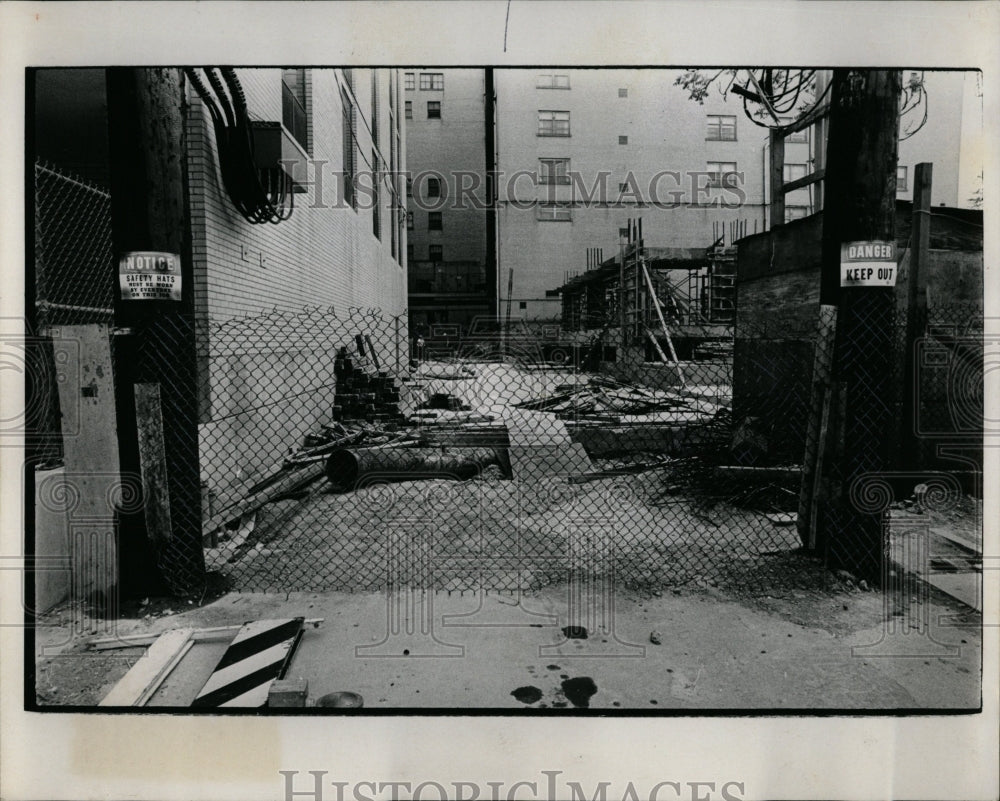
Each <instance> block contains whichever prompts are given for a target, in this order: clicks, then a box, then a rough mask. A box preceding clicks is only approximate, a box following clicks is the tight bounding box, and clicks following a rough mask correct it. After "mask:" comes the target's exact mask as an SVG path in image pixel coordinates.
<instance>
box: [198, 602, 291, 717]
mask: <svg viewBox="0 0 1000 801" xmlns="http://www.w3.org/2000/svg"><path fill="white" fill-rule="evenodd" d="M304 622H305V620H304V618H301V617H297V618H294V619H291V620H287V619H286V620H254V621H252V622H250V623H247V624H245V625H244V626H243V627H242V628H241V629H240V630H239V631H238V632H237V634H236V637H234V638H233V641H232V642H231V643H230V644H229V648H227V649H226V652H225V653H224V654H223V655H222V658H221V659H220V660H219V664H218V665H216V666H215V670H214V671H212V675H211V676H210V677H209V679H208V681H207V682H205V686H204V687H202V688H201V690H200V691H199V693H198V695H197V696H196V697H195V699H194V703H192V706H197V707H205V706H209V707H213V706H218V707H261V706H265V705H266V704H267V693H268V690H269V689H270V687H271V684H272V682H274V681H275V679H280V678H283V677H284V675H285V671H286V670H287V669H288V665H289V663H290V662H291V660H292V655H293V654H294V653H295V648H296V646H297V645H298V642H299V638H300V637H301V636H302V626H303V623H304Z"/></svg>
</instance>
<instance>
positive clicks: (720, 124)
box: [705, 114, 736, 142]
mask: <svg viewBox="0 0 1000 801" xmlns="http://www.w3.org/2000/svg"><path fill="white" fill-rule="evenodd" d="M705 138H706V139H708V140H710V141H713V142H735V141H736V116H735V115H732V114H709V115H708V131H707V132H706V134H705Z"/></svg>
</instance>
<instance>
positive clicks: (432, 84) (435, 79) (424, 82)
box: [420, 72, 444, 91]
mask: <svg viewBox="0 0 1000 801" xmlns="http://www.w3.org/2000/svg"><path fill="white" fill-rule="evenodd" d="M420 88H421V89H430V90H433V91H441V90H443V89H444V73H443V72H421V73H420Z"/></svg>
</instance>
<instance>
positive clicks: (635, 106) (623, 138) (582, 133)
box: [496, 69, 975, 318]
mask: <svg viewBox="0 0 1000 801" xmlns="http://www.w3.org/2000/svg"><path fill="white" fill-rule="evenodd" d="M680 75H681V72H680V71H676V70H648V69H647V70H610V69H609V70H572V69H560V70H552V71H548V70H546V71H542V70H528V69H516V70H498V71H497V73H496V86H497V91H496V110H497V114H496V116H497V121H498V122H497V168H498V171H499V175H500V179H499V181H498V212H497V213H498V270H497V273H498V278H497V288H496V291H497V293H498V297H499V298H500V304H499V305H500V308H501V311H503V310H504V309H505V308H506V307H507V306H508V305H509V306H510V308H511V315H512V317H523V318H546V317H557V316H558V315H559V313H560V309H559V307H560V302H559V298H558V296H556V295H555V293H554V292H553V290H555V289H556V288H558V287H560V286H562V285H563V284H565V283H566V281H567V280H568V279H570V278H572V277H573V276H574V275H576V274H578V273H581V272H583V271H585V270H586V269H587V268H588V266H592V265H593V259H592V258H590V257H589V256H588V253H592V252H593V250H594V249H596V250H597V252H598V253H600V254H601V258H600V259H599V260H598V261H601V260H607V259H609V258H612V257H614V256H615V255H616V254H617V253H618V251H619V249H620V247H621V237H620V234H619V232H620V231H624V230H627V228H628V226H629V221H632V222H633V223H634V222H635V221H637V220H639V219H641V220H642V225H643V231H642V236H643V243H644V245H645V246H647V247H667V248H673V247H681V248H707V247H710V246H711V245H712V244H713V243H715V242H717V241H718V239H719V237H720V235H722V236H724V240H723V244H726V245H729V244H732V237H731V236H730V232H731V231H735V232H737V238H738V235H740V234H744V235H745V234H752V233H755V232H757V231H764V230H767V229H768V228H770V227H771V225H772V221H771V220H770V219H769V204H770V199H771V198H770V189H769V165H770V147H769V135H768V129H767V128H765V127H762V126H759V125H757V124H755V123H754V121H753V120H751V119H750V118H748V116H747V115H746V114H745V113H744V108H743V101H742V99H741V98H740V97H738V96H736V95H735V94H733V93H732V92H730V93H729V94H728V95H727V96H723V94H722V93H721V92H720V91H718V89H716V88H714V87H713V88H710V90H709V92H708V93H707V95H706V96H705V98H704V100H703V102H701V103H699V102H695V101H693V100H691V99H690V97H689V95H688V92H687V90H686V89H685V88H684V87H683V86H680V85H677V84H676V83H675V81H676V79H677V78H678V77H679V76H680ZM914 76H915V77H918V78H922V79H923V80H924V81H925V85H926V89H927V96H928V97H929V98H930V104H931V105H930V113H929V114H928V117H927V120H926V122H925V123H924V124H923V126H922V127H920V130H918V131H917V132H916V133H915V134H913V135H912V136H909V137H907V136H906V134H905V133H903V134H902V136H901V138H903V137H906V138H903V141H902V142H901V145H900V157H899V180H900V191H899V196H900V198H902V199H909V198H910V197H911V185H912V174H913V167H914V165H915V164H916V163H917V162H919V161H930V162H933V163H934V165H935V183H934V202H935V205H939V204H947V205H949V206H951V205H962V204H963V203H964V202H965V198H964V197H959V195H960V194H961V192H960V191H959V188H958V187H959V174H960V172H962V169H961V168H960V156H961V155H962V142H963V139H965V140H967V139H968V138H967V137H963V133H962V132H963V129H967V128H968V127H969V126H970V125H971V124H973V123H974V121H969V120H965V123H966V124H965V125H963V108H964V109H965V113H966V117H968V116H969V109H974V108H975V102H974V98H973V100H972V101H970V98H969V95H970V91H971V90H970V85H971V87H973V88H974V85H975V83H974V79H975V76H974V75H973V74H971V73H958V72H955V73H915V74H914ZM908 80H911V78H910V73H909V71H907V72H906V73H904V81H908ZM970 81H971V84H970ZM921 113H922V112H921V108H920V107H919V104H918V107H917V108H916V110H915V116H914V117H912V118H911V119H910V121H909V122H908V121H907V120H904V121H903V122H904V126H905V125H908V124H911V123H912V122H919V115H920V114H921ZM789 121H791V120H789ZM956 123H957V124H956ZM815 139H816V135H815V129H807V130H804V131H801V132H799V133H796V134H794V135H792V136H789V137H788V138H786V140H785V152H784V181H785V182H790V181H793V180H796V179H798V178H801V177H804V176H806V175H808V174H809V173H811V172H813V171H814V170H815V169H817V167H818V166H819V163H820V162H821V158H822V155H821V153H820V152H818V150H817V147H818V144H819V143H817V142H816V141H815ZM820 146H822V145H820ZM964 147H965V149H966V150H967V151H970V152H972V151H973V150H974V148H973V147H972V146H971V145H969V143H968V141H965V145H964ZM968 184H969V179H968V178H966V179H965V184H964V186H967V185H968ZM821 186H822V184H814V185H812V186H810V187H805V188H802V189H798V190H795V191H794V192H790V193H788V194H787V195H786V197H785V221H789V220H793V219H798V218H801V217H805V216H807V215H808V214H811V213H813V212H814V211H816V210H817V209H818V208H819V207H820V205H821V197H820V195H819V193H820V192H821V191H822V190H821ZM963 191H968V192H971V191H972V190H963ZM511 278H512V281H511ZM511 284H512V287H513V288H512V291H511V292H510V293H509V294H510V298H509V304H508V298H507V296H508V291H507V290H508V286H509V285H511Z"/></svg>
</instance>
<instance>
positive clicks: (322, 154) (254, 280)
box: [188, 69, 406, 508]
mask: <svg viewBox="0 0 1000 801" xmlns="http://www.w3.org/2000/svg"><path fill="white" fill-rule="evenodd" d="M237 73H238V76H239V79H240V82H241V83H242V85H243V88H244V91H245V93H246V96H247V104H248V107H249V111H250V115H251V118H253V119H261V120H266V121H280V120H281V117H282V109H281V102H282V101H281V71H280V70H276V69H248V70H242V69H241V70H238V71H237ZM307 75H308V78H307V87H308V89H307V111H308V114H309V137H308V139H309V142H308V145H309V155H310V156H311V157H312V159H313V160H314V162H315V167H314V168H313V169H312V170H311V172H310V178H311V179H312V180H313V181H315V179H316V172H315V170H321V171H322V175H321V177H320V180H321V183H322V187H321V188H320V184H318V183H315V182H314V183H313V184H312V186H310V187H308V189H309V191H308V192H307V193H305V194H298V195H296V196H295V209H294V211H293V213H292V216H291V218H290V219H288V220H286V221H284V222H281V223H278V224H277V225H253V224H251V223H249V222H248V221H246V220H245V219H243V217H241V216H240V215H239V214H238V213H237V211H236V209H235V208H234V207H233V205H232V203H231V201H230V200H229V198H228V196H227V195H226V194H225V190H224V187H223V185H222V182H221V177H220V173H219V166H218V155H217V150H216V147H215V136H214V131H213V130H212V126H211V122H210V120H209V118H208V116H207V112H206V111H205V110H204V108H203V106H202V104H201V102H200V100H199V99H198V98H197V96H196V95H195V94H194V93H193V92H192V93H191V95H190V96H189V100H190V102H191V104H192V105H191V109H190V114H189V124H188V136H189V141H190V147H189V154H188V171H189V174H190V186H191V192H190V198H191V200H190V202H191V218H192V236H193V250H194V270H195V283H196V290H197V292H196V310H197V315H198V318H199V322H200V331H201V332H202V337H201V340H200V342H199V346H200V351H199V353H200V358H201V360H202V368H203V369H202V373H203V378H202V382H201V383H202V386H201V391H202V396H203V397H202V399H201V400H202V404H201V412H200V426H199V441H200V450H201V462H202V481H203V482H205V484H206V485H207V486H206V489H205V492H206V493H208V492H211V494H212V495H213V496H214V498H215V502H216V504H222V503H224V501H225V499H226V498H232V497H234V496H235V495H237V494H239V493H240V492H242V491H244V490H245V489H246V488H247V487H249V486H251V485H252V484H254V483H256V482H257V481H258V480H260V479H261V478H262V477H264V476H265V475H267V474H268V473H269V472H270V471H272V470H273V469H275V467H276V466H278V465H280V462H281V458H282V457H283V455H284V454H286V453H287V452H288V450H289V449H290V448H294V447H298V446H300V445H301V441H302V436H303V435H304V434H305V433H307V432H308V431H310V430H314V429H315V427H316V426H317V425H318V423H320V422H322V421H324V420H327V419H329V413H330V406H331V405H332V398H333V393H334V387H333V357H334V354H335V353H336V349H337V348H338V347H340V346H342V345H344V346H348V348H349V351H350V352H351V353H353V352H354V341H353V335H354V333H358V332H360V333H366V332H368V333H370V335H371V336H372V340H373V345H375V347H376V348H377V349H378V352H379V355H380V357H381V363H382V365H383V366H384V367H388V368H389V369H392V370H396V369H398V368H399V367H401V365H400V364H397V363H396V361H395V354H396V344H395V342H396V339H397V334H396V331H397V328H400V331H399V335H398V338H399V339H401V340H402V341H403V342H404V343H405V341H406V318H405V309H406V268H405V254H406V237H405V228H406V226H405V220H404V219H403V218H402V217H399V218H398V222H399V225H398V229H399V231H401V234H400V233H399V232H398V233H397V238H396V243H395V248H394V247H393V242H392V230H391V227H392V223H393V213H392V204H393V197H392V193H391V191H390V188H389V185H388V183H384V184H383V190H382V193H381V200H382V203H381V207H380V208H379V210H378V213H379V214H380V215H381V217H380V219H381V238H378V237H376V236H375V234H374V232H373V215H374V213H375V210H374V209H373V208H372V203H371V202H370V201H368V200H367V198H366V196H365V195H364V194H362V193H360V192H359V203H358V207H357V208H352V207H350V206H349V205H346V204H345V203H344V202H343V197H342V194H341V185H340V181H339V178H338V176H339V173H340V172H341V171H342V169H343V150H342V147H343V144H342V136H343V127H342V117H343V115H342V101H341V97H342V88H343V89H344V90H346V91H347V94H348V96H349V97H352V98H353V104H354V106H355V114H356V116H355V126H354V127H355V132H354V136H355V139H356V145H355V161H356V164H357V168H358V169H359V170H364V171H367V170H368V169H369V165H370V164H371V163H372V150H373V148H375V149H377V150H378V151H379V153H380V155H381V163H382V169H383V170H384V171H388V170H389V166H390V162H391V161H395V164H396V166H397V169H398V170H400V171H402V170H404V169H405V165H406V161H405V125H404V123H403V116H402V108H403V100H402V94H403V92H402V81H401V77H400V76H399V74H398V73H397V72H396V71H395V70H368V69H355V70H354V81H353V91H351V90H349V89H347V88H346V87H347V82H346V80H345V75H344V73H343V71H342V70H335V69H313V70H309V71H308V73H307ZM373 81H374V84H375V98H376V102H377V105H378V115H377V116H378V123H379V124H378V129H377V130H376V131H372V121H373V119H374V117H375V114H374V113H373V102H372V100H373V95H372V86H373ZM390 81H391V82H392V84H393V86H392V89H391V90H390ZM390 95H391V96H392V103H393V106H395V108H391V107H390ZM391 147H398V152H397V153H394V154H391V153H390V148H391ZM403 199H404V198H402V197H397V198H396V199H395V200H396V202H397V204H402V202H403ZM317 308H318V309H319V311H317ZM304 309H309V310H310V311H304ZM363 310H371V313H370V314H366V313H363ZM244 318H246V319H244ZM367 320H377V322H366V321H367ZM225 321H229V322H228V324H225V325H220V323H223V322H225ZM405 358H406V351H405V347H404V348H403V350H402V353H401V358H400V361H401V362H403V361H405ZM206 508H207V504H206Z"/></svg>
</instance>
